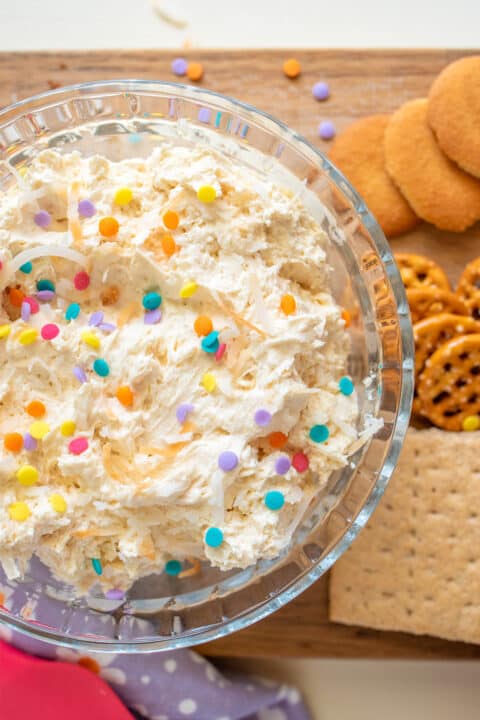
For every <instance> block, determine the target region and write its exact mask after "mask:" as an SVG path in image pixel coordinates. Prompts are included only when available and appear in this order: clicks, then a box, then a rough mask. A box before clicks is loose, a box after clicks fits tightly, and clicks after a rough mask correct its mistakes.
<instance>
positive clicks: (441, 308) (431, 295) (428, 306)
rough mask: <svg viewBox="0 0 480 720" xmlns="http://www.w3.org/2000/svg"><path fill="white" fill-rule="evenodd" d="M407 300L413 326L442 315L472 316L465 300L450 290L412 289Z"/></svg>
mask: <svg viewBox="0 0 480 720" xmlns="http://www.w3.org/2000/svg"><path fill="white" fill-rule="evenodd" d="M407 300H408V304H409V306H410V315H411V318H412V323H413V324H415V323H418V322H420V320H424V319H425V318H427V317H431V316H432V315H439V314H440V313H452V315H463V316H466V315H469V314H470V313H469V312H468V308H467V306H466V305H465V303H464V302H463V300H461V299H460V298H459V297H458V295H455V293H453V292H451V291H450V290H441V289H440V288H432V287H429V288H411V289H410V290H407Z"/></svg>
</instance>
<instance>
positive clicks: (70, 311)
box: [65, 303, 80, 320]
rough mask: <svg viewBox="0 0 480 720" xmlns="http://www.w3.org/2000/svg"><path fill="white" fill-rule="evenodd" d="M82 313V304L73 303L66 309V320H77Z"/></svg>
mask: <svg viewBox="0 0 480 720" xmlns="http://www.w3.org/2000/svg"><path fill="white" fill-rule="evenodd" d="M79 315H80V305H79V304H78V303H72V304H71V305H69V306H68V308H67V309H66V311H65V320H76V319H77V318H78V316H79Z"/></svg>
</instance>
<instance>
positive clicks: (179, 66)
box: [171, 58, 188, 77]
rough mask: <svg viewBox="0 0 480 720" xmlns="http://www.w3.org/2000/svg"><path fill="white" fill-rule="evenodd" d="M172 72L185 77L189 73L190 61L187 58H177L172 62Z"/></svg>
mask: <svg viewBox="0 0 480 720" xmlns="http://www.w3.org/2000/svg"><path fill="white" fill-rule="evenodd" d="M171 68H172V72H173V74H174V75H178V77H183V76H184V75H186V74H187V68H188V62H187V61H186V60H185V58H175V59H174V60H172V64H171Z"/></svg>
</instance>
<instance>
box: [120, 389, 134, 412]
mask: <svg viewBox="0 0 480 720" xmlns="http://www.w3.org/2000/svg"><path fill="white" fill-rule="evenodd" d="M117 398H118V400H119V402H121V403H122V405H125V407H130V406H131V405H133V392H132V391H131V389H130V388H129V387H128V385H122V386H121V387H119V388H118V389H117Z"/></svg>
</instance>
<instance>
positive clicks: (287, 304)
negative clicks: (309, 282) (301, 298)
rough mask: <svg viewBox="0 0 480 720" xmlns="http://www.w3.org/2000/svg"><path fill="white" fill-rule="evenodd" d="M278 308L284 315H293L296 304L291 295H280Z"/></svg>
mask: <svg viewBox="0 0 480 720" xmlns="http://www.w3.org/2000/svg"><path fill="white" fill-rule="evenodd" d="M280 308H281V310H282V312H284V313H285V315H293V313H294V312H295V310H296V309H297V303H296V301H295V298H294V297H293V295H282V299H281V300H280Z"/></svg>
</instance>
